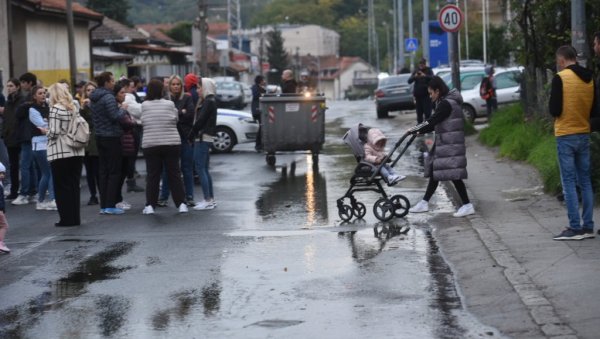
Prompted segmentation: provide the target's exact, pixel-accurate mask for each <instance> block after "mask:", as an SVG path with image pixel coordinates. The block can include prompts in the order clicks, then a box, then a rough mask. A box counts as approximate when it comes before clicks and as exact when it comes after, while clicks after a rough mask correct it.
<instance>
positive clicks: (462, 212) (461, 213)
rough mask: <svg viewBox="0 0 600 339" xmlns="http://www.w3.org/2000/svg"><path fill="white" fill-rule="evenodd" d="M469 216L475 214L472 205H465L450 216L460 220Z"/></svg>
mask: <svg viewBox="0 0 600 339" xmlns="http://www.w3.org/2000/svg"><path fill="white" fill-rule="evenodd" d="M471 214H475V208H474V207H473V204H466V205H462V206H461V208H459V209H458V211H456V213H454V214H453V215H452V216H453V217H455V218H462V217H466V216H467V215H471Z"/></svg>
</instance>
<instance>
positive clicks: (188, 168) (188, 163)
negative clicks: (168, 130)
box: [159, 139, 194, 200]
mask: <svg viewBox="0 0 600 339" xmlns="http://www.w3.org/2000/svg"><path fill="white" fill-rule="evenodd" d="M181 174H182V175H183V186H184V188H185V198H186V199H189V200H193V199H194V146H192V145H190V144H189V143H188V141H187V140H183V139H182V140H181ZM161 180H162V186H161V189H160V198H159V200H169V192H170V191H169V179H168V178H167V170H166V166H164V167H163V171H162V175H161Z"/></svg>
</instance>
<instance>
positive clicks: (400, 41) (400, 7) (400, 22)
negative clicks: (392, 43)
mask: <svg viewBox="0 0 600 339" xmlns="http://www.w3.org/2000/svg"><path fill="white" fill-rule="evenodd" d="M398 54H399V56H400V65H398V67H399V68H400V69H402V68H404V67H406V60H405V59H404V0H398Z"/></svg>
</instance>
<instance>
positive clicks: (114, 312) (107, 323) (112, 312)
mask: <svg viewBox="0 0 600 339" xmlns="http://www.w3.org/2000/svg"><path fill="white" fill-rule="evenodd" d="M95 305H96V312H97V315H98V317H99V318H100V322H99V323H98V327H99V328H100V333H102V335H103V336H105V337H110V336H112V335H114V334H115V333H117V332H118V331H119V329H121V328H122V327H123V325H124V324H125V322H126V320H127V312H128V311H129V309H130V308H131V302H130V301H129V300H128V299H125V298H123V297H121V296H119V297H117V296H111V295H103V296H100V297H98V298H97V299H96V303H95Z"/></svg>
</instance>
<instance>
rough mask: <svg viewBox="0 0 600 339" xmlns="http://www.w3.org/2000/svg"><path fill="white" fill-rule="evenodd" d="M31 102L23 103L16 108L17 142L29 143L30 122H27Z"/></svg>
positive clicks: (30, 135)
mask: <svg viewBox="0 0 600 339" xmlns="http://www.w3.org/2000/svg"><path fill="white" fill-rule="evenodd" d="M31 106H32V103H31V102H24V103H22V104H21V105H19V107H17V113H16V117H17V142H18V143H23V142H31V137H32V134H31V121H29V109H30V108H31Z"/></svg>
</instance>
